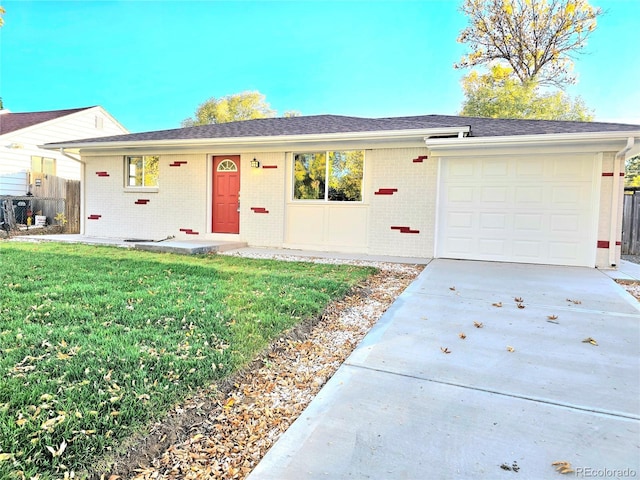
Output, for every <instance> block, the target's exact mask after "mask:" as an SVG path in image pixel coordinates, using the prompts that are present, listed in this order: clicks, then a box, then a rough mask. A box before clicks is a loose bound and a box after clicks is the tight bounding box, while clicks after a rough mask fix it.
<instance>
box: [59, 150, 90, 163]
mask: <svg viewBox="0 0 640 480" xmlns="http://www.w3.org/2000/svg"><path fill="white" fill-rule="evenodd" d="M59 152H60V154H61V155H64V156H65V157H67V158H70V159H71V160H73V161H75V162H78V163H84V162H83V161H82V159H81V158H79V157H74V156H73V155H70V154H68V153H67V152H65V151H64V148H60V149H59Z"/></svg>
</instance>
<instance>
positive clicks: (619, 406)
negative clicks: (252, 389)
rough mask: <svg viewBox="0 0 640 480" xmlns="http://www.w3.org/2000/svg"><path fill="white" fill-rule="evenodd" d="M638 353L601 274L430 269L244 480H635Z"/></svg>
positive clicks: (444, 265) (450, 265)
mask: <svg viewBox="0 0 640 480" xmlns="http://www.w3.org/2000/svg"><path fill="white" fill-rule="evenodd" d="M516 298H521V299H522V301H521V302H519V303H520V304H521V306H523V307H524V308H518V306H517V302H516V301H515V300H514V299H516ZM500 304H501V305H502V306H501V307H500V306H497V305H500ZM554 317H557V318H554ZM476 322H477V323H476ZM476 325H477V326H476ZM478 327H480V328H478ZM461 336H464V337H465V338H461ZM589 338H590V339H592V340H593V342H589V341H588V340H587V339H589ZM449 352H450V353H449ZM639 352H640V311H639V310H638V303H637V302H636V301H635V300H634V299H633V298H632V297H631V296H630V295H629V294H627V293H626V292H625V291H624V290H623V289H622V288H621V287H619V286H618V285H617V284H615V283H614V282H613V280H611V279H610V278H609V277H607V276H606V275H604V274H603V273H602V272H600V271H598V270H595V269H587V268H574V267H554V266H538V265H518V264H504V263H488V262H470V261H454V260H434V261H433V262H431V263H430V264H429V265H428V266H427V267H426V268H425V270H424V271H423V273H422V274H421V275H420V276H419V277H418V279H416V281H415V282H414V283H413V284H412V285H411V286H410V287H409V288H408V289H407V290H406V291H405V292H404V293H403V294H402V295H401V296H400V297H399V298H398V299H397V300H396V302H395V303H394V304H393V306H392V307H391V308H390V309H389V310H388V311H387V312H386V313H385V315H384V316H383V317H382V318H381V319H380V321H379V322H378V323H377V324H376V325H375V327H374V328H373V329H372V330H371V332H370V333H369V334H368V335H367V337H365V339H364V340H363V342H362V343H361V344H360V345H359V346H358V348H357V349H356V350H355V351H354V352H353V354H352V355H351V356H350V357H349V359H348V360H347V361H346V362H345V363H344V364H343V365H342V367H341V368H340V369H339V370H338V372H337V373H336V374H335V375H334V376H333V378H332V379H331V380H330V381H329V382H328V383H327V384H326V385H325V387H324V388H323V389H322V390H321V392H320V393H319V394H318V396H317V397H316V398H315V400H314V401H313V402H312V403H311V404H310V405H309V407H308V408H307V409H306V410H305V411H304V412H303V413H302V415H301V416H300V418H299V419H298V420H297V421H296V422H295V423H294V424H293V425H292V426H291V427H290V428H289V430H288V431H287V432H286V433H285V434H284V435H283V436H282V437H281V439H280V440H279V441H278V442H277V443H276V444H275V445H274V446H273V447H272V449H271V450H270V451H269V452H268V453H267V455H266V456H265V457H264V459H263V460H262V462H261V463H260V464H259V465H258V466H257V467H256V469H255V470H254V471H253V473H252V474H251V475H250V476H249V479H250V480H263V479H274V480H275V479H278V480H283V479H296V480H299V479H343V478H350V479H366V478H373V479H431V478H433V479H446V478H456V479H457V478H473V479H478V478H486V479H495V478H519V479H543V478H563V476H562V475H561V474H560V473H558V472H557V471H556V469H555V467H554V466H553V465H552V463H553V462H557V461H565V462H569V464H570V466H571V468H572V469H573V470H574V473H571V474H570V475H569V476H572V475H575V476H578V477H579V478H584V477H596V478H629V477H630V478H634V477H635V478H637V477H638V476H640V363H639Z"/></svg>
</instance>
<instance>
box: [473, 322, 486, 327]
mask: <svg viewBox="0 0 640 480" xmlns="http://www.w3.org/2000/svg"><path fill="white" fill-rule="evenodd" d="M473 326H474V327H476V328H482V327H484V324H483V323H482V322H473Z"/></svg>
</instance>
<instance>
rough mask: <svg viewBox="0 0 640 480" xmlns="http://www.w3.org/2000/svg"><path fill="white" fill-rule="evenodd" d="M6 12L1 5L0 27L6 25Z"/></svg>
mask: <svg viewBox="0 0 640 480" xmlns="http://www.w3.org/2000/svg"><path fill="white" fill-rule="evenodd" d="M5 12H6V10H5V9H4V8H2V6H0V27H1V26H2V25H4V18H2V15H4V13H5Z"/></svg>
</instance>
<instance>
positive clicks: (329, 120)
mask: <svg viewBox="0 0 640 480" xmlns="http://www.w3.org/2000/svg"><path fill="white" fill-rule="evenodd" d="M467 126H468V127H470V129H471V131H470V133H469V136H473V137H491V136H511V135H540V134H550V133H588V132H616V131H640V125H628V124H620V123H602V122H568V121H555V120H514V119H496V118H476V117H459V116H453V115H420V116H410V117H387V118H362V117H348V116H342V115H310V116H300V117H286V118H285V117H278V118H263V119H258V120H244V121H239V122H230V123H220V124H214V125H202V126H197V127H187V128H177V129H173V130H158V131H152V132H142V133H132V134H126V135H115V136H111V137H101V138H91V139H83V140H77V141H74V142H59V143H51V144H49V145H50V146H55V145H57V144H63V143H64V144H69V143H94V142H100V143H102V142H138V141H154V140H158V141H162V140H196V139H217V138H241V137H277V136H284V135H317V134H329V133H359V132H374V131H391V130H420V129H430V128H431V129H438V128H446V127H467Z"/></svg>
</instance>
